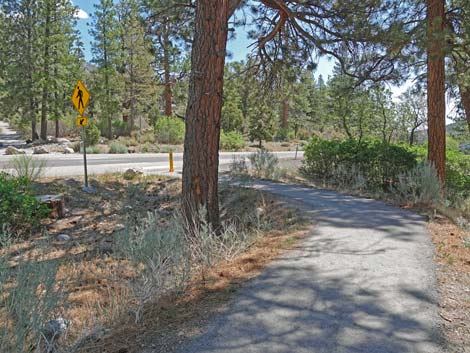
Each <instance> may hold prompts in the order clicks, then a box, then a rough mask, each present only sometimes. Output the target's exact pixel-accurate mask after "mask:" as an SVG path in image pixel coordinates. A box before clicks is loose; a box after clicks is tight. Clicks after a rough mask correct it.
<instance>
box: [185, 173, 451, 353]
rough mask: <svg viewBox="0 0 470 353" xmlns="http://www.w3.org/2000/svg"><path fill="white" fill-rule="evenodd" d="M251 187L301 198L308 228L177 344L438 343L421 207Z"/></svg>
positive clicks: (209, 348)
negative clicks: (417, 211)
mask: <svg viewBox="0 0 470 353" xmlns="http://www.w3.org/2000/svg"><path fill="white" fill-rule="evenodd" d="M254 187H256V188H258V189H263V190H266V191H269V192H272V193H274V194H278V195H281V196H283V197H286V198H288V199H290V200H292V201H297V202H300V205H301V207H302V208H303V209H304V211H305V212H307V213H308V214H310V215H311V216H312V217H313V219H314V220H315V224H316V225H315V228H314V230H313V231H312V233H311V234H310V235H309V236H308V237H307V238H306V239H305V240H303V241H302V242H301V244H300V245H299V246H298V247H297V248H296V249H295V250H293V251H290V252H288V253H286V254H284V255H283V256H282V257H281V258H280V259H278V260H277V261H275V262H274V263H273V264H272V265H271V266H269V267H268V268H267V269H266V271H265V272H264V273H263V274H262V275H261V276H260V277H258V278H257V279H255V280H252V281H251V282H249V283H248V284H247V285H246V286H245V287H243V288H242V289H241V290H240V291H239V293H238V294H237V295H236V296H235V298H234V299H233V300H232V302H231V303H230V304H228V305H227V307H226V309H225V310H224V311H223V312H222V313H221V314H220V315H219V316H217V317H215V318H213V320H211V322H210V323H209V325H208V326H207V327H205V328H204V329H203V330H202V331H203V332H202V333H201V334H199V335H197V336H196V337H192V338H188V339H187V341H186V342H185V343H184V344H183V345H182V346H181V347H180V348H179V349H177V350H176V351H177V352H184V353H196V352H198V353H199V352H200V353H202V352H204V353H209V352H217V353H267V352H269V353H438V352H446V350H445V348H444V347H443V345H442V339H441V333H440V329H439V327H440V321H439V316H438V310H437V304H436V302H437V301H436V298H437V293H436V279H435V277H434V264H433V246H432V243H431V241H430V237H429V235H428V233H427V231H426V228H425V221H424V220H423V219H422V217H421V216H419V215H417V214H414V213H412V212H408V211H406V210H402V209H397V208H393V207H391V206H388V205H386V204H384V203H382V202H378V201H374V200H369V199H363V198H357V197H350V196H344V195H341V194H337V193H334V192H331V191H324V190H318V189H312V188H307V187H302V186H292V185H283V184H274V183H264V182H259V183H258V182H257V183H255V185H254Z"/></svg>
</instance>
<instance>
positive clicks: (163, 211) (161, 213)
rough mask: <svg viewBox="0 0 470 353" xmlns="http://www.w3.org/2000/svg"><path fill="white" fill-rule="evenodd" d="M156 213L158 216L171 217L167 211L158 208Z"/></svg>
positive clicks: (170, 213)
mask: <svg viewBox="0 0 470 353" xmlns="http://www.w3.org/2000/svg"><path fill="white" fill-rule="evenodd" d="M157 213H158V214H159V215H160V216H171V215H172V214H173V213H172V212H171V211H169V210H167V209H164V208H160V209H158V210H157Z"/></svg>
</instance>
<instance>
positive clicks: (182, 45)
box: [144, 0, 194, 116]
mask: <svg viewBox="0 0 470 353" xmlns="http://www.w3.org/2000/svg"><path fill="white" fill-rule="evenodd" d="M144 9H145V11H146V12H147V13H148V16H147V22H148V23H149V28H148V33H149V35H151V37H152V38H153V43H154V46H155V61H156V64H157V67H159V68H161V69H160V70H159V71H160V75H161V82H162V85H163V86H164V92H163V101H164V109H163V110H164V114H165V115H166V116H171V115H173V103H174V102H173V101H174V98H173V88H174V86H175V84H176V82H177V81H178V80H179V79H182V78H183V77H184V76H185V74H186V65H185V60H186V53H187V51H188V48H189V44H190V41H191V38H192V35H193V33H192V31H191V29H192V22H193V20H194V11H193V9H192V6H187V4H184V3H178V2H176V1H174V0H159V1H152V0H147V1H144Z"/></svg>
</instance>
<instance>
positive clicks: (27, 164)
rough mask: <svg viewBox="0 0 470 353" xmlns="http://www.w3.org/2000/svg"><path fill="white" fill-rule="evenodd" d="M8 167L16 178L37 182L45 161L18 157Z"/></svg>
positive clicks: (30, 157)
mask: <svg viewBox="0 0 470 353" xmlns="http://www.w3.org/2000/svg"><path fill="white" fill-rule="evenodd" d="M10 167H11V169H13V170H14V171H15V174H16V176H17V177H20V178H23V177H24V178H26V179H27V180H28V181H30V182H31V181H35V180H37V179H38V178H39V177H40V176H41V175H42V174H43V172H44V168H45V167H46V160H45V159H36V158H33V157H32V156H26V155H20V156H16V157H14V158H13V159H12V160H11V162H10Z"/></svg>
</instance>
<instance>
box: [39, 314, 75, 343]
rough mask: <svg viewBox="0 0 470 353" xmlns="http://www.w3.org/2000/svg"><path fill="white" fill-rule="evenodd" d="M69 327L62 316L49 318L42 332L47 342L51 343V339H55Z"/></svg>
mask: <svg viewBox="0 0 470 353" xmlns="http://www.w3.org/2000/svg"><path fill="white" fill-rule="evenodd" d="M68 327H69V322H68V321H67V320H65V319H64V318H61V317H60V318H58V319H55V320H51V321H48V322H46V324H45V325H44V328H43V330H42V334H43V335H44V338H45V339H46V340H47V342H49V343H51V342H53V341H57V339H58V338H59V337H60V336H61V335H62V334H64V333H65V331H67V328H68Z"/></svg>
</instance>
